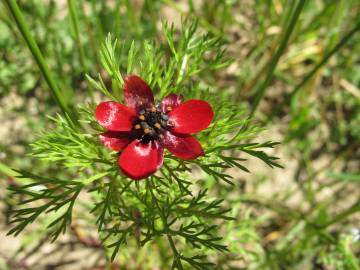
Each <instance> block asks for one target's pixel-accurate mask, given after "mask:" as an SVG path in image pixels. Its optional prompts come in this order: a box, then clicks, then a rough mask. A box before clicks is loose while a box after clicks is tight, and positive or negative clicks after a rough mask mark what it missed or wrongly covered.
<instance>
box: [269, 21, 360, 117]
mask: <svg viewBox="0 0 360 270" xmlns="http://www.w3.org/2000/svg"><path fill="white" fill-rule="evenodd" d="M359 30H360V21H359V22H358V23H357V24H356V25H355V26H354V28H352V29H351V30H350V31H349V32H348V33H347V34H346V35H345V36H344V37H343V38H342V39H341V40H340V41H339V42H338V43H337V44H336V46H335V47H334V48H333V49H332V50H331V51H329V52H328V53H327V54H326V55H325V56H324V58H323V59H322V60H321V61H320V62H319V63H318V64H317V65H316V66H315V67H314V68H313V69H312V70H311V71H310V72H309V73H308V74H306V76H305V77H304V78H303V79H302V81H301V82H300V83H299V84H298V85H296V86H295V87H294V89H293V90H292V91H291V93H289V94H288V95H287V96H286V98H285V99H284V101H283V102H282V103H281V105H280V106H278V107H277V109H276V110H274V112H273V113H272V114H271V115H270V116H269V117H268V119H267V120H268V121H269V120H270V119H271V118H272V117H273V116H274V115H276V114H277V113H278V112H279V110H280V108H282V107H283V106H284V105H285V104H286V103H288V102H289V101H290V99H291V98H292V97H293V96H294V95H295V94H296V93H297V92H299V90H300V89H301V88H302V87H303V86H304V85H305V84H306V83H307V82H308V81H309V80H310V79H311V78H312V77H313V76H314V75H315V74H316V72H317V71H318V70H319V69H320V68H321V67H322V66H323V65H324V64H326V63H327V61H328V60H329V59H330V57H331V56H333V55H334V54H335V53H336V52H337V51H338V50H340V48H341V47H343V46H344V45H345V44H346V43H347V42H348V41H349V40H350V38H351V37H352V36H353V35H354V34H355V33H356V32H357V31H359Z"/></svg>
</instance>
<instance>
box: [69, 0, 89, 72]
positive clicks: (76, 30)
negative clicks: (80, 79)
mask: <svg viewBox="0 0 360 270" xmlns="http://www.w3.org/2000/svg"><path fill="white" fill-rule="evenodd" d="M67 4H68V9H69V14H70V22H71V26H72V28H73V30H74V37H75V42H76V45H77V47H78V49H79V58H80V59H79V60H80V64H81V67H82V70H83V72H86V71H87V69H86V65H85V52H84V48H83V46H82V44H81V40H80V34H79V24H78V22H79V16H78V14H77V10H76V7H75V3H74V0H68V1H67Z"/></svg>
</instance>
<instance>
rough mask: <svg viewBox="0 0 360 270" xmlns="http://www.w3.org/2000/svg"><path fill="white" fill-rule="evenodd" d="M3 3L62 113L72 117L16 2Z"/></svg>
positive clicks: (8, 0)
mask: <svg viewBox="0 0 360 270" xmlns="http://www.w3.org/2000/svg"><path fill="white" fill-rule="evenodd" d="M5 3H6V4H7V6H8V7H9V10H10V12H11V14H12V15H13V17H14V20H15V22H16V25H17V26H18V29H19V31H20V32H21V35H22V36H23V38H24V39H25V42H26V44H27V46H28V47H29V49H30V51H31V53H32V55H33V57H34V59H35V61H36V63H37V64H38V66H39V68H40V70H41V73H42V74H43V76H44V78H45V80H46V82H47V84H48V85H49V87H50V91H51V93H52V95H53V97H54V99H55V101H56V103H57V104H58V105H59V107H60V109H61V111H62V112H63V114H64V115H68V116H69V117H70V118H72V113H71V111H70V110H69V108H68V106H67V104H66V102H65V100H64V98H63V96H62V93H61V92H60V90H59V88H58V85H57V84H56V81H55V79H54V77H53V76H52V74H51V72H50V70H49V68H48V66H47V64H46V62H45V60H44V57H43V55H42V53H41V51H40V49H39V47H38V45H37V44H36V41H35V40H34V38H33V36H32V35H31V33H30V31H29V28H28V26H27V24H26V21H25V19H24V16H23V15H22V13H21V10H20V8H19V6H18V5H17V3H16V0H5Z"/></svg>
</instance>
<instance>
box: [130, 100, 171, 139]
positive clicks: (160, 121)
mask: <svg viewBox="0 0 360 270" xmlns="http://www.w3.org/2000/svg"><path fill="white" fill-rule="evenodd" d="M171 110H172V108H171V107H167V108H166V111H167V112H170V111H171ZM171 127H172V124H171V123H170V121H169V116H168V115H167V113H164V112H162V111H161V110H160V108H159V106H158V105H157V106H152V107H149V108H146V109H142V110H140V111H139V112H138V117H137V118H136V119H135V120H134V121H133V132H134V134H135V137H136V138H138V139H140V140H141V141H142V142H143V143H148V142H150V141H153V140H157V139H158V138H159V137H160V135H161V134H162V133H163V132H164V131H166V130H169V129H170V128H171Z"/></svg>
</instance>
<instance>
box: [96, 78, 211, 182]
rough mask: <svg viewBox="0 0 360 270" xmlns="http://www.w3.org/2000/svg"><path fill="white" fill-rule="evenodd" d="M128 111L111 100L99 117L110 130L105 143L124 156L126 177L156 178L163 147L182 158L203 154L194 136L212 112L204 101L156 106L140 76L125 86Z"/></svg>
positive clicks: (172, 98)
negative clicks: (155, 174) (152, 176)
mask: <svg viewBox="0 0 360 270" xmlns="http://www.w3.org/2000/svg"><path fill="white" fill-rule="evenodd" d="M124 96H125V103H126V106H124V105H122V104H120V103H117V102H114V101H107V102H102V103H100V104H99V105H98V106H97V108H96V112H95V116H96V120H97V122H98V123H99V124H100V125H101V126H103V127H104V128H106V129H107V131H106V132H105V133H103V134H101V135H100V139H101V141H102V143H103V144H104V145H105V146H106V147H108V148H110V149H113V150H115V151H119V152H120V151H122V153H121V154H120V157H119V161H118V164H119V167H120V168H121V170H122V171H123V173H124V174H125V175H127V176H128V177H130V178H132V179H135V180H140V179H143V178H146V177H148V176H149V175H151V174H153V173H155V172H156V171H157V170H158V169H159V168H160V167H161V166H162V164H163V160H164V151H163V149H164V147H165V148H166V149H168V150H169V151H170V152H171V153H172V154H173V155H175V156H176V157H179V158H181V159H187V160H191V159H195V158H197V157H199V156H201V155H203V154H204V151H203V149H202V147H201V145H200V143H199V142H198V141H197V140H196V139H195V138H194V137H192V136H191V135H190V134H192V133H197V132H200V131H201V130H203V129H206V128H207V127H208V126H209V125H210V123H211V121H212V119H213V117H214V112H213V110H212V109H211V107H210V105H209V104H208V103H207V102H205V101H202V100H195V99H193V100H188V101H186V102H184V103H183V102H182V101H183V98H182V97H181V96H178V95H175V94H170V95H169V96H167V97H166V98H165V99H164V100H163V101H162V102H161V103H160V104H156V103H155V101H154V96H153V93H152V91H151V89H150V87H149V86H148V85H147V83H146V82H144V81H143V80H142V79H141V78H140V77H138V76H136V75H131V76H128V77H127V78H126V80H125V84H124Z"/></svg>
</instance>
